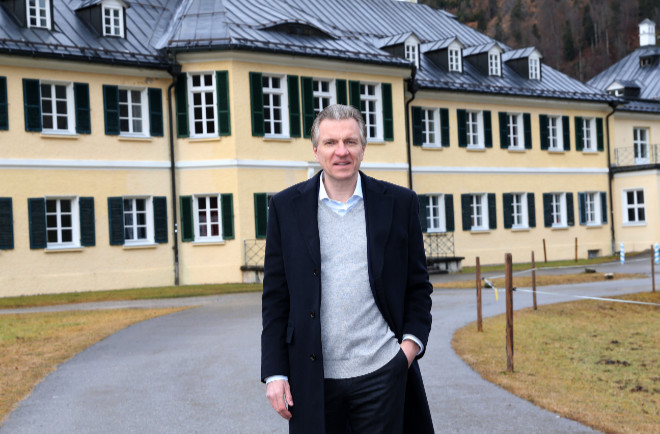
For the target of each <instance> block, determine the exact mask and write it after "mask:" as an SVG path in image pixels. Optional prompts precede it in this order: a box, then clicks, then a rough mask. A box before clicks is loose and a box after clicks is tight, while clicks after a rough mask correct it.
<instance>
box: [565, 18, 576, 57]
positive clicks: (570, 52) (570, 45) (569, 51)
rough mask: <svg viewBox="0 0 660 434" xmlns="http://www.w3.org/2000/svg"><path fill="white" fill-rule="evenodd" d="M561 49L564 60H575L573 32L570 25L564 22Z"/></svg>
mask: <svg viewBox="0 0 660 434" xmlns="http://www.w3.org/2000/svg"><path fill="white" fill-rule="evenodd" d="M562 42H563V47H564V60H566V61H568V62H570V61H571V60H573V59H575V41H574V40H573V30H572V29H571V23H570V22H569V21H568V20H566V25H565V26H564V36H563V37H562Z"/></svg>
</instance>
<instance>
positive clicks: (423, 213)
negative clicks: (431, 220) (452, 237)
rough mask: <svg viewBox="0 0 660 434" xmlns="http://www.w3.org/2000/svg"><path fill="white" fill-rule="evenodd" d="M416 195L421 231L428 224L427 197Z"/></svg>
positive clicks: (425, 230)
mask: <svg viewBox="0 0 660 434" xmlns="http://www.w3.org/2000/svg"><path fill="white" fill-rule="evenodd" d="M413 108H414V107H413ZM417 197H418V198H419V223H420V225H421V226H422V232H427V231H428V230H429V225H428V213H429V208H428V206H429V197H428V196H427V195H425V194H420V195H418V196H417Z"/></svg>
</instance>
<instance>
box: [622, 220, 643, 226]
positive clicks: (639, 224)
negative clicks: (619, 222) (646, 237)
mask: <svg viewBox="0 0 660 434" xmlns="http://www.w3.org/2000/svg"><path fill="white" fill-rule="evenodd" d="M635 226H646V222H645V221H644V222H625V223H624V224H623V227H635Z"/></svg>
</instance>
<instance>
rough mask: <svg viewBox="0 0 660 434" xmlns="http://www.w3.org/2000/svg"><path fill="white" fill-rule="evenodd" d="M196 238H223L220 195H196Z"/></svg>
mask: <svg viewBox="0 0 660 434" xmlns="http://www.w3.org/2000/svg"><path fill="white" fill-rule="evenodd" d="M194 204H195V217H196V219H195V239H199V240H221V239H222V232H221V229H220V228H221V227H222V222H221V217H220V197H219V196H218V195H213V196H196V197H195V202H194Z"/></svg>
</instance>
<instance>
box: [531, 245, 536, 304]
mask: <svg viewBox="0 0 660 434" xmlns="http://www.w3.org/2000/svg"><path fill="white" fill-rule="evenodd" d="M532 299H533V300H534V310H536V309H537V307H536V261H534V252H533V251H532Z"/></svg>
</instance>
